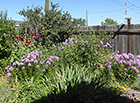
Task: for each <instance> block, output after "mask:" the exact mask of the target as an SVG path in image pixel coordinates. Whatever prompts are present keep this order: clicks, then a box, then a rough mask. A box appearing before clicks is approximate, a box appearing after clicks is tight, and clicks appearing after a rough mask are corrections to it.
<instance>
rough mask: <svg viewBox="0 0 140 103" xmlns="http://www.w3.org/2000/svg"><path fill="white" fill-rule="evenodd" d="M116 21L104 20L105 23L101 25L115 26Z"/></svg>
mask: <svg viewBox="0 0 140 103" xmlns="http://www.w3.org/2000/svg"><path fill="white" fill-rule="evenodd" d="M117 24H118V23H117V21H114V20H113V19H110V18H106V19H105V21H102V22H101V25H117Z"/></svg>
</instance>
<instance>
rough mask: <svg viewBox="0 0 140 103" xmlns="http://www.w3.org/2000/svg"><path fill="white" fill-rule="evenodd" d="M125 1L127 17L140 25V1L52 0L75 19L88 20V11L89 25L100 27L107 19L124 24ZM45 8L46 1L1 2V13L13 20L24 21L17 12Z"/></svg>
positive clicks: (4, 0) (51, 0)
mask: <svg viewBox="0 0 140 103" xmlns="http://www.w3.org/2000/svg"><path fill="white" fill-rule="evenodd" d="M125 1H127V7H128V8H127V17H131V18H132V24H140V0H50V2H53V3H55V4H56V3H59V5H60V7H59V9H63V11H68V12H69V13H70V14H71V15H72V17H73V18H84V19H86V10H87V11H88V20H89V25H100V24H101V21H104V20H105V19H106V18H111V19H114V20H116V21H117V22H118V23H124V17H125V13H124V12H125V11H124V8H125V6H124V5H125ZM32 5H34V6H42V7H43V8H44V7H45V0H1V2H0V11H5V10H7V11H8V17H9V18H10V17H11V18H12V19H13V20H23V17H22V16H20V15H19V14H18V13H17V12H19V11H20V10H22V9H23V8H24V9H26V8H27V6H30V7H31V6H32Z"/></svg>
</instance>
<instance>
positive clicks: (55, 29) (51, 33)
mask: <svg viewBox="0 0 140 103" xmlns="http://www.w3.org/2000/svg"><path fill="white" fill-rule="evenodd" d="M51 7H52V8H51V9H50V10H49V11H47V12H46V14H44V12H43V11H42V10H43V8H42V7H41V8H39V7H35V8H34V9H29V7H28V8H27V10H25V9H23V10H22V11H20V12H19V14H20V15H22V16H24V17H25V18H26V20H27V21H26V22H25V24H23V25H24V28H23V29H22V28H21V32H23V30H25V29H27V33H30V34H34V33H35V34H39V35H40V37H41V38H40V39H39V41H41V43H42V44H45V45H48V44H49V43H50V42H62V41H64V40H65V39H67V38H68V37H69V36H71V35H72V34H73V33H74V32H75V30H76V29H75V25H74V23H73V21H72V17H71V16H70V14H69V13H68V12H64V11H63V13H62V10H58V7H59V6H58V4H56V5H53V4H51ZM22 27H23V26H22Z"/></svg>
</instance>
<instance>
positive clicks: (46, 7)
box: [45, 0, 49, 13]
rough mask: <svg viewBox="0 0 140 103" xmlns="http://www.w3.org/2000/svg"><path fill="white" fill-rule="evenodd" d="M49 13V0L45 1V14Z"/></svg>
mask: <svg viewBox="0 0 140 103" xmlns="http://www.w3.org/2000/svg"><path fill="white" fill-rule="evenodd" d="M47 11H49V0H45V13H46V12H47Z"/></svg>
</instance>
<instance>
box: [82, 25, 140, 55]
mask: <svg viewBox="0 0 140 103" xmlns="http://www.w3.org/2000/svg"><path fill="white" fill-rule="evenodd" d="M120 27H121V25H114V26H88V27H86V26H84V27H80V30H81V31H83V32H87V31H93V32H101V31H106V32H114V34H116V31H117V30H118V29H119V28H120ZM112 36H113V35H112ZM112 46H113V49H112V52H116V51H120V52H121V53H132V54H134V55H140V24H135V25H134V24H132V25H130V27H129V26H128V25H125V26H124V28H122V29H121V30H120V31H119V32H117V34H116V36H115V38H114V39H112Z"/></svg>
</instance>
